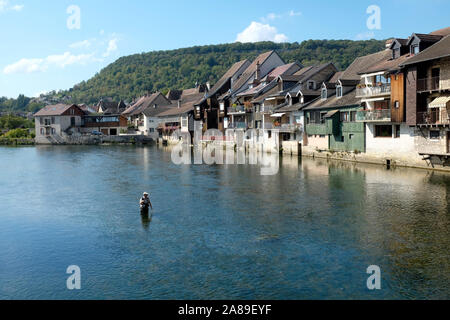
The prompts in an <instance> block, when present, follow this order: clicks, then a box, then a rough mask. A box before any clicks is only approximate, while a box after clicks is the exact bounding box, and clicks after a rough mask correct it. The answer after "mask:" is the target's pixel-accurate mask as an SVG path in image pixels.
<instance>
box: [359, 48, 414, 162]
mask: <svg viewBox="0 0 450 320" xmlns="http://www.w3.org/2000/svg"><path fill="white" fill-rule="evenodd" d="M407 42H408V40H407V39H394V40H391V41H388V42H387V43H386V47H387V48H386V50H384V51H381V52H378V53H375V54H373V55H369V56H366V57H363V58H361V59H363V60H364V61H365V62H364V63H365V64H367V67H365V68H363V70H362V71H360V72H359V73H358V74H359V75H360V76H361V83H360V84H359V85H358V88H357V89H356V96H357V97H358V98H360V99H361V106H362V109H361V110H360V111H358V114H357V121H358V122H362V123H364V124H365V130H366V154H367V155H368V156H374V157H377V158H379V159H380V160H381V161H383V162H386V163H392V162H393V159H396V163H397V164H400V163H403V164H406V163H407V162H409V161H410V160H411V158H414V157H417V152H416V150H415V139H414V128H412V127H410V126H408V125H407V124H406V112H405V98H406V96H405V83H406V82H405V77H404V73H403V71H402V68H401V67H400V66H401V64H402V63H404V62H405V61H407V60H408V59H409V58H410V57H411V54H410V52H409V49H408V48H407V46H406V43H407Z"/></svg>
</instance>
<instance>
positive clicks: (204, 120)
mask: <svg viewBox="0 0 450 320" xmlns="http://www.w3.org/2000/svg"><path fill="white" fill-rule="evenodd" d="M250 64H251V62H250V61H249V60H247V59H245V60H242V61H239V62H236V63H235V64H234V65H233V66H232V67H231V68H230V69H228V70H227V72H226V73H225V74H224V75H223V76H222V77H221V78H220V79H219V81H217V82H216V84H215V85H214V86H213V87H212V88H211V89H210V90H209V91H208V92H207V93H205V96H204V97H203V98H202V99H201V100H200V101H198V102H197V103H196V105H195V110H194V119H195V121H196V125H197V126H199V127H201V128H202V129H203V131H206V130H207V129H208V128H218V124H219V122H220V123H223V125H224V126H225V125H226V121H224V120H222V121H219V117H221V118H224V117H225V114H226V112H227V108H228V107H229V100H223V101H220V102H219V97H221V96H222V95H224V94H226V93H228V92H230V91H231V89H232V88H233V87H234V86H235V84H236V83H237V81H238V80H239V79H240V78H241V76H242V74H243V72H244V71H246V70H247V69H248V67H249V66H250ZM225 120H226V119H225Z"/></svg>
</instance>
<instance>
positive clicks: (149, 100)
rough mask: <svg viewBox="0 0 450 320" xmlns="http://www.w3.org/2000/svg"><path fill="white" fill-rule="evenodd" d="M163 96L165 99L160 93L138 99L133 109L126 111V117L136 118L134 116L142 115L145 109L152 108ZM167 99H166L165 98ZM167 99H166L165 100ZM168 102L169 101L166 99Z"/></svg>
mask: <svg viewBox="0 0 450 320" xmlns="http://www.w3.org/2000/svg"><path fill="white" fill-rule="evenodd" d="M159 96H162V97H164V96H163V95H162V94H161V93H160V92H156V93H153V94H151V95H147V96H144V97H141V98H140V99H138V101H137V102H136V103H135V104H133V105H132V106H131V107H129V108H128V109H126V110H125V111H124V112H123V114H124V115H130V116H134V115H138V114H140V113H142V112H143V111H144V110H145V109H147V108H148V107H150V106H152V104H153V102H154V101H155V100H156V99H157V98H158V97H159ZM164 98H165V97H164ZM165 99H166V98H165ZM166 100H167V99H166ZM168 103H169V101H168V100H167V104H168Z"/></svg>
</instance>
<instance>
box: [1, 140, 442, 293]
mask: <svg viewBox="0 0 450 320" xmlns="http://www.w3.org/2000/svg"><path fill="white" fill-rule="evenodd" d="M0 161H1V162H0V163H1V167H0V298H1V299H449V298H450V272H449V271H450V254H449V248H450V175H449V174H447V173H440V172H432V171H427V170H416V169H406V168H396V169H395V168H394V169H391V170H387V169H386V168H384V167H381V166H376V165H364V164H354V163H347V162H327V161H325V160H313V159H299V158H295V157H283V158H281V159H280V169H279V172H278V173H277V174H276V175H269V176H264V175H261V174H260V168H259V167H258V166H256V165H212V166H209V165H195V166H194V165H181V166H178V165H175V164H173V163H172V161H171V153H170V152H169V151H167V150H164V149H158V148H157V147H133V146H95V147H93V146H54V147H51V146H39V147H24V148H3V147H2V148H0ZM143 191H149V192H150V194H151V199H152V202H153V206H154V209H155V210H154V212H153V216H152V218H151V219H141V216H140V214H139V208H138V207H137V203H138V200H139V197H140V195H141V194H142V192H143ZM70 265H76V266H79V267H80V269H81V290H68V289H67V287H66V280H67V278H68V277H69V275H68V274H66V269H67V267H68V266H70ZM371 265H376V266H379V267H380V269H381V284H382V287H381V290H373V291H371V290H369V289H368V288H367V285H366V282H367V278H368V277H369V276H370V275H369V274H367V272H366V271H367V268H368V267H369V266H371Z"/></svg>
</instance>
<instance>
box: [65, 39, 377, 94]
mask: <svg viewBox="0 0 450 320" xmlns="http://www.w3.org/2000/svg"><path fill="white" fill-rule="evenodd" d="M383 48H384V41H376V40H370V41H350V40H309V41H305V42H303V43H301V44H298V43H286V44H276V43H272V42H260V43H246V44H241V43H233V44H223V45H210V46H201V47H192V48H185V49H178V50H170V51H156V52H149V53H143V54H135V55H131V56H127V57H122V58H120V59H118V60H117V61H116V62H114V63H112V64H110V65H109V66H107V67H106V68H104V69H103V70H101V71H100V73H98V74H97V75H95V76H94V77H93V78H92V79H90V80H88V81H83V82H82V83H80V84H78V85H76V86H75V87H74V88H73V89H70V90H69V91H65V92H63V93H62V94H61V96H62V95H66V96H69V97H70V101H71V102H74V103H95V102H97V101H98V100H99V98H101V97H112V98H114V99H116V100H119V99H123V100H127V101H131V100H132V99H134V98H136V97H139V96H141V95H142V94H144V93H146V92H153V91H163V92H165V91H167V90H168V89H169V88H174V89H185V88H190V87H193V86H194V84H195V83H196V82H199V83H204V82H206V81H210V82H211V84H214V83H215V82H216V81H217V80H218V79H219V78H220V77H221V76H222V75H223V74H224V73H225V72H226V70H227V69H228V68H229V67H230V66H231V65H232V64H233V63H235V62H237V61H239V60H242V59H246V58H247V59H254V58H255V57H256V56H258V55H259V54H260V53H262V52H265V51H268V50H277V51H278V53H279V54H280V55H281V56H282V58H283V59H284V60H285V61H286V63H289V62H293V61H299V62H300V63H302V64H303V65H304V66H308V65H312V64H316V63H323V62H329V61H332V62H334V63H335V65H336V67H337V68H338V69H340V70H343V69H345V68H346V67H347V66H348V65H350V63H352V62H353V60H354V59H355V58H357V57H359V56H363V55H367V54H370V53H374V52H377V51H380V50H383Z"/></svg>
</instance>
